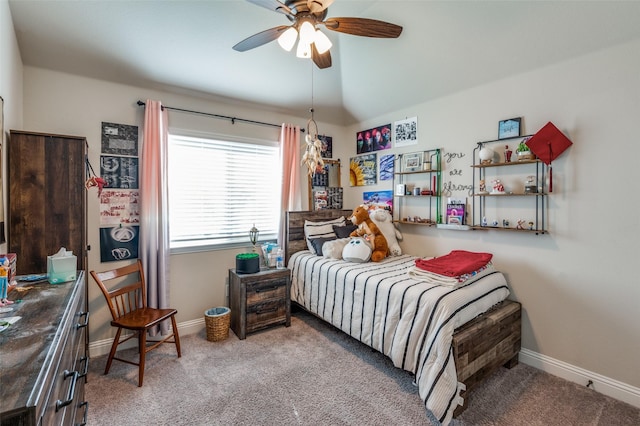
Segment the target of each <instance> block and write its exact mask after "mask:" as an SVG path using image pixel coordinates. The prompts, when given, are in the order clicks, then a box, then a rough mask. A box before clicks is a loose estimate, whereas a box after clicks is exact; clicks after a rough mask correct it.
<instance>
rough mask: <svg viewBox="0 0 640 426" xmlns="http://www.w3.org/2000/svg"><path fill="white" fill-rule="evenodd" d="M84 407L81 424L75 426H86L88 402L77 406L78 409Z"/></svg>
mask: <svg viewBox="0 0 640 426" xmlns="http://www.w3.org/2000/svg"><path fill="white" fill-rule="evenodd" d="M80 407H84V414H83V415H82V423H76V424H75V426H86V424H87V414H88V413H89V402H88V401H84V402H81V403H80V404H78V408H80Z"/></svg>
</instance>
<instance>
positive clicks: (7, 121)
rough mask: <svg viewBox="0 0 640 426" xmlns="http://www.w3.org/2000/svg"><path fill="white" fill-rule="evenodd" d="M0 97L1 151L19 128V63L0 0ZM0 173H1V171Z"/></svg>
mask: <svg viewBox="0 0 640 426" xmlns="http://www.w3.org/2000/svg"><path fill="white" fill-rule="evenodd" d="M0 96H2V99H3V100H4V111H3V112H4V117H3V123H4V126H3V127H4V129H3V130H4V134H3V135H0V144H1V145H2V146H3V147H4V143H3V141H6V140H7V135H8V134H9V130H11V129H19V128H20V127H21V126H22V59H21V58H20V51H19V50H18V41H17V40H16V35H15V32H14V30H13V21H12V20H11V11H10V10H9V3H8V2H7V0H0ZM0 113H2V112H0ZM6 152H7V150H6V149H2V156H1V157H0V160H1V161H2V164H3V165H4V164H6V160H5V159H6V156H7V154H6ZM0 169H2V170H4V167H2V168H0ZM5 176H6V175H3V176H2V179H0V182H2V196H3V199H4V202H5V204H4V205H6V199H7V197H6V194H7V185H6V179H4V177H5ZM5 223H6V217H5ZM5 235H6V233H5ZM6 251H7V245H6V244H0V253H6Z"/></svg>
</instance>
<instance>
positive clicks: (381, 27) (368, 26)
mask: <svg viewBox="0 0 640 426" xmlns="http://www.w3.org/2000/svg"><path fill="white" fill-rule="evenodd" d="M323 24H324V26H325V27H326V28H327V29H329V30H332V31H338V32H341V33H345V34H352V35H357V36H363V37H377V38H397V37H399V36H400V34H401V33H402V27H401V26H399V25H395V24H390V23H389V22H384V21H378V20H377V19H367V18H329V19H327V20H326V21H324V22H323Z"/></svg>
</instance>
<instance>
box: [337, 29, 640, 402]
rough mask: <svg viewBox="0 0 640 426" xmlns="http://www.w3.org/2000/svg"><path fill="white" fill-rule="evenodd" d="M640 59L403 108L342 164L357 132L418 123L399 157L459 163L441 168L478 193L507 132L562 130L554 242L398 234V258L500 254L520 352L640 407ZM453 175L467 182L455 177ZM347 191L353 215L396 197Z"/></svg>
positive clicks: (621, 52) (556, 72) (571, 68)
mask: <svg viewBox="0 0 640 426" xmlns="http://www.w3.org/2000/svg"><path fill="white" fill-rule="evenodd" d="M639 51H640V41H636V42H634V43H630V44H625V45H622V46H618V47H615V48H612V49H608V50H605V51H601V52H597V53H594V54H591V55H588V56H584V57H581V58H578V59H573V60H569V61H566V62H564V63H561V64H558V65H555V66H551V67H547V68H544V69H537V70H532V71H531V72H529V73H526V74H523V75H518V76H514V77H512V78H508V79H505V80H502V81H498V82H495V83H492V84H488V85H485V86H482V87H477V88H474V89H471V90H467V91H464V92H461V93H457V94H455V95H452V96H448V97H446V98H442V99H439V100H436V101H433V102H428V103H424V104H420V105H413V106H407V108H406V109H403V110H400V111H394V112H392V113H390V114H387V115H384V116H381V117H377V118H372V119H371V120H369V121H367V122H364V123H360V124H358V125H357V126H352V127H351V128H350V129H349V133H350V134H351V135H352V136H351V138H352V140H353V141H354V142H353V143H351V144H349V145H347V146H345V147H343V149H342V150H341V151H339V152H338V153H339V155H341V156H343V158H347V157H351V156H354V155H355V133H356V131H357V130H362V129H366V128H371V127H374V126H378V125H381V124H386V123H389V122H393V121H395V120H401V119H404V118H406V117H413V116H417V117H418V129H419V145H418V146H413V147H409V148H402V150H403V152H411V151H418V150H421V149H431V148H443V150H444V152H445V154H446V153H463V154H464V155H465V157H464V158H462V159H456V160H454V161H452V162H451V163H448V164H447V163H446V162H445V163H444V164H443V167H444V173H443V176H444V181H445V182H447V181H452V182H454V183H456V184H468V185H470V184H471V183H472V180H471V177H472V169H471V168H470V167H469V166H470V165H471V164H472V155H473V148H474V147H475V146H476V142H478V141H483V140H492V139H495V138H496V137H497V125H498V121H499V120H503V119H506V118H511V117H523V119H524V123H525V124H524V126H525V129H524V132H525V133H524V134H528V133H535V132H536V131H537V130H538V129H540V128H541V127H542V126H543V125H544V124H546V123H547V122H548V121H552V122H553V123H554V124H556V125H557V126H558V127H559V128H560V129H561V130H563V131H564V132H565V134H566V135H568V137H569V138H570V139H571V140H572V141H573V143H574V145H573V146H572V147H571V148H569V150H568V151H566V152H565V153H564V154H563V155H562V156H561V157H560V158H559V159H558V160H557V161H555V162H554V163H553V183H554V186H553V194H552V195H550V196H549V198H548V199H549V226H548V227H549V229H550V234H549V235H540V236H536V235H529V234H524V235H523V234H516V233H513V232H504V231H502V232H500V231H467V232H460V231H450V230H439V229H434V228H425V227H416V226H411V225H402V231H403V233H404V236H405V240H404V242H403V243H402V247H403V249H404V250H405V251H407V252H409V253H414V254H419V255H425V256H426V255H443V254H446V253H448V252H449V251H450V250H452V249H466V250H474V251H487V252H491V253H493V254H494V262H495V264H496V266H497V267H498V268H499V269H501V270H502V271H504V272H505V273H506V275H507V277H508V280H509V283H510V286H511V289H512V298H513V299H515V300H518V301H520V302H522V304H523V314H524V317H523V320H524V321H523V330H522V331H523V342H522V345H523V348H526V350H528V351H532V352H535V353H537V354H540V355H541V356H544V357H550V358H552V359H555V360H560V361H561V362H564V363H567V364H570V365H572V366H576V367H577V368H580V369H584V370H586V371H590V372H594V373H597V374H601V375H603V376H606V377H608V378H611V379H613V380H617V381H620V382H622V383H626V384H629V385H632V386H634V387H636V390H635V392H636V393H637V397H640V392H638V389H637V388H638V387H639V386H640V369H639V368H638V360H639V359H640V327H638V324H640V285H639V283H640V281H639V279H638V272H637V270H636V267H637V264H636V262H637V261H638V241H639V239H640V223H639V222H638V221H637V220H636V219H634V218H635V217H636V216H637V212H636V209H637V207H636V206H638V202H637V200H635V194H636V192H637V191H636V185H637V183H638V180H639V178H640V173H639V171H638V170H639V168H638V157H639V155H640V145H639V144H638V137H637V125H636V124H635V123H637V122H638V118H639V117H640V56H639V55H638V52H639ZM398 152H399V150H398ZM454 169H458V170H462V173H463V175H462V176H454V177H452V176H450V172H452V171H453V170H454ZM509 172H510V173H511V168H510V170H509ZM505 173H506V171H505ZM347 182H348V181H347ZM345 189H346V192H345V199H347V200H350V202H352V203H353V205H355V204H356V203H357V201H358V200H361V199H362V192H363V190H364V191H371V190H385V189H386V190H389V189H392V184H391V183H390V182H389V183H385V184H379V185H377V186H375V187H374V186H369V187H355V188H350V187H347V188H345ZM453 196H461V197H465V196H468V195H467V193H466V192H461V193H460V192H458V193H454V194H453ZM469 203H471V199H470V198H469ZM353 205H351V206H347V207H353ZM585 383H586V381H585Z"/></svg>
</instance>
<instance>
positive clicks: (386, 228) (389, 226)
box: [369, 209, 402, 256]
mask: <svg viewBox="0 0 640 426" xmlns="http://www.w3.org/2000/svg"><path fill="white" fill-rule="evenodd" d="M369 217H370V218H371V220H372V221H373V222H374V223H375V224H376V225H377V226H378V228H380V231H382V235H384V238H386V240H387V244H388V245H389V254H390V255H391V256H400V255H401V254H402V249H401V248H400V244H398V240H400V241H402V233H401V232H400V231H399V230H398V228H396V227H395V226H394V225H393V217H392V216H391V213H390V212H389V210H385V209H375V210H372V211H371V212H370V213H369Z"/></svg>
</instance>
